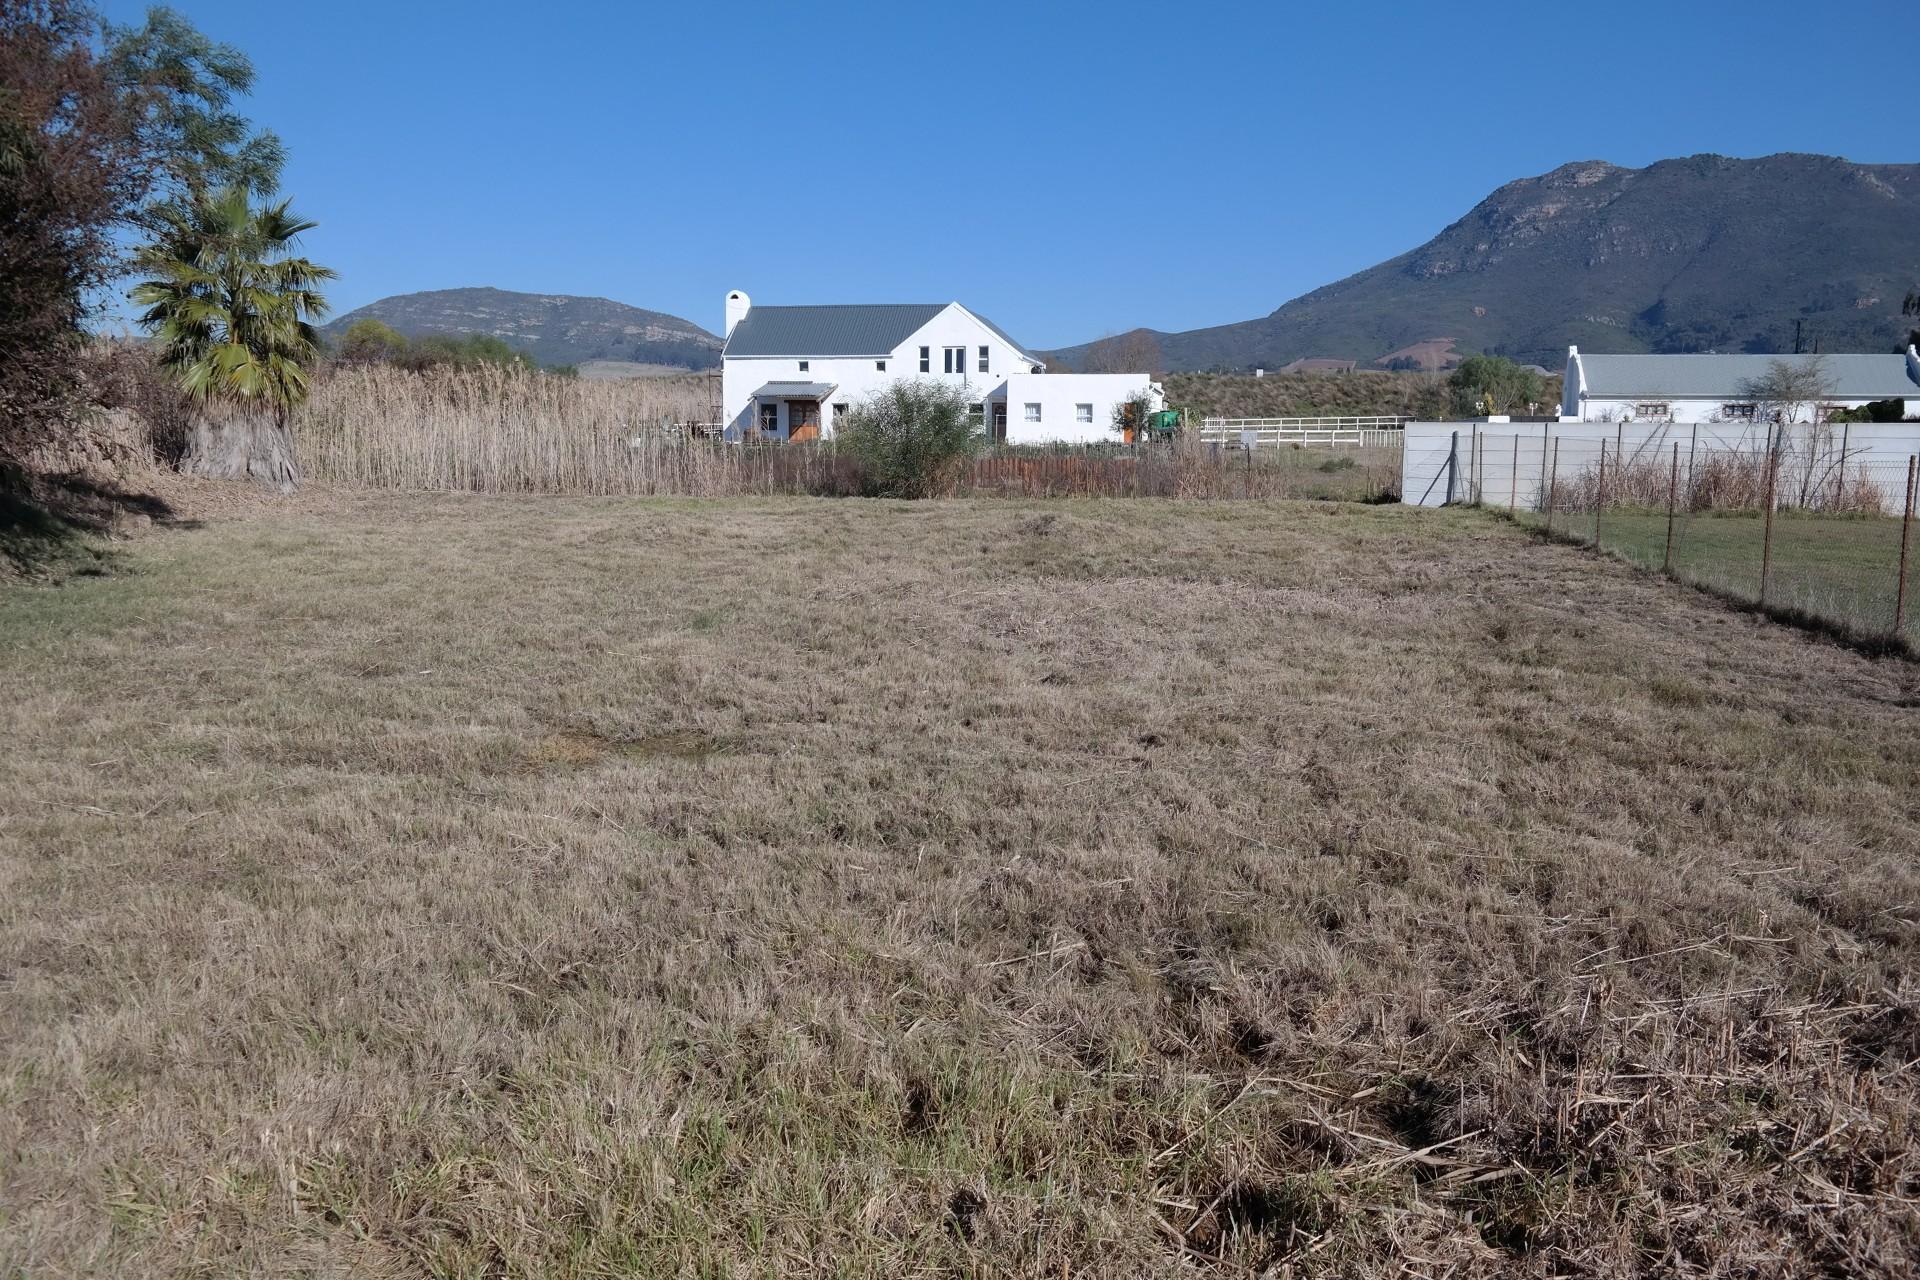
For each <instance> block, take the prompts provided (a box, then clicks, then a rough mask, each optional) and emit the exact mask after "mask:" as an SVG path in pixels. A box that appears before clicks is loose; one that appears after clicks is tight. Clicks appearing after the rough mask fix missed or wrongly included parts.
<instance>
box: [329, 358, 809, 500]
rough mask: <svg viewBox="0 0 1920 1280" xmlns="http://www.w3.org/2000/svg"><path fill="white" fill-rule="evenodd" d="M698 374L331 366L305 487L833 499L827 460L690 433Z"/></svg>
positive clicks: (698, 400)
mask: <svg viewBox="0 0 1920 1280" xmlns="http://www.w3.org/2000/svg"><path fill="white" fill-rule="evenodd" d="M710 412H711V407H710V405H709V403H708V392H707V381H706V378H705V376H704V375H701V374H690V375H686V376H679V377H673V376H669V377H661V378H632V379H624V380H617V381H615V380H608V381H591V380H585V379H573V378H556V377H552V376H549V375H546V374H538V373H526V372H518V371H511V370H502V369H493V368H465V369H439V370H429V371H427V372H424V373H409V372H407V371H405V370H400V369H392V368H387V367H383V366H371V367H362V368H344V369H335V370H333V371H331V372H330V373H329V374H328V375H327V376H326V377H325V378H324V379H322V381H321V382H320V384H319V385H318V386H317V387H316V388H315V389H314V394H313V396H312V398H311V399H309V400H308V401H307V403H306V404H305V405H303V406H302V407H301V409H300V411H299V414H298V415H297V418H296V420H295V424H294V427H295V432H296V438H297V439H298V441H299V444H300V450H301V456H302V461H303V463H304V465H305V467H306V470H307V472H308V474H309V475H310V476H312V478H313V479H315V480H317V481H320V482H322V483H325V484H333V485H339V486H341V487H345V488H364V489H414V490H458V491H463V492H469V493H567V494H685V495H690V496H696V497H713V496H723V495H728V494H763V493H764V494H772V493H802V492H837V491H843V490H844V489H845V487H846V481H845V478H844V477H843V476H842V475H841V474H840V473H841V472H843V471H844V470H845V467H844V465H842V464H839V463H837V462H836V460H835V459H834V458H833V457H832V455H831V454H830V453H824V452H818V451H813V450H791V451H790V450H784V449H778V448H774V447H744V448H743V447H740V446H730V445H725V444H720V443H717V442H708V441H704V440H698V439H694V438H692V437H691V435H690V434H689V432H688V430H687V424H689V423H692V422H697V421H700V420H702V419H704V418H706V417H707V416H708V415H709V414H710Z"/></svg>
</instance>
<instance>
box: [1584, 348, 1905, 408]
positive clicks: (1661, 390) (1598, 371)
mask: <svg viewBox="0 0 1920 1280" xmlns="http://www.w3.org/2000/svg"><path fill="white" fill-rule="evenodd" d="M1775 360H1785V361H1786V362H1788V363H1789V364H1803V363H1806V362H1808V361H1811V360H1819V361H1821V362H1822V364H1823V365H1824V366H1825V372H1826V376H1827V380H1828V382H1829V383H1830V384H1831V390H1830V391H1828V393H1827V394H1828V395H1829V396H1831V397H1832V398H1833V399H1836V400H1891V399H1894V398H1896V397H1909V396H1920V383H1916V381H1915V379H1914V377H1913V376H1912V373H1911V372H1910V370H1909V368H1908V361H1907V358H1906V357H1905V356H1870V355H1822V356H1811V355H1800V356H1749V355H1725V356H1719V355H1679V356H1614V355H1588V354H1587V353H1586V352H1584V351H1583V352H1581V353H1580V367H1581V369H1582V370H1583V371H1584V372H1585V373H1586V382H1587V385H1586V391H1587V395H1589V396H1591V397H1595V398H1599V397H1611V396H1676V397H1691V398H1701V399H1712V398H1714V397H1716V396H1724V397H1726V398H1728V399H1730V400H1738V399H1740V398H1741V397H1742V396H1743V395H1748V393H1747V391H1746V390H1745V388H1746V387H1747V386H1748V385H1749V384H1751V383H1753V382H1756V381H1758V380H1759V379H1761V378H1764V377H1766V376H1767V366H1769V365H1771V364H1772V363H1773V362H1774V361H1775ZM1748 398H1751V397H1750V396H1748Z"/></svg>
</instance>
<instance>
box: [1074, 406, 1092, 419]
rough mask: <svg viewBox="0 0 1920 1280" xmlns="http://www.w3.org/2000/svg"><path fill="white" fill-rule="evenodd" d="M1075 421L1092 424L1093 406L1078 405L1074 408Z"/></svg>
mask: <svg viewBox="0 0 1920 1280" xmlns="http://www.w3.org/2000/svg"><path fill="white" fill-rule="evenodd" d="M1073 420H1074V421H1075V422H1092V421H1093V406H1092V405H1090V404H1077V405H1075V406H1073Z"/></svg>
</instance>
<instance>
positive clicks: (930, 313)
mask: <svg viewBox="0 0 1920 1280" xmlns="http://www.w3.org/2000/svg"><path fill="white" fill-rule="evenodd" d="M946 309H947V304H946V303H944V302H889V303H877V304H872V305H858V304H856V305H844V306H826V307H753V308H750V309H749V310H748V311H747V314H746V315H745V316H743V317H741V320H740V323H739V324H736V325H735V326H733V332H732V333H731V334H729V335H727V345H726V349H725V352H724V354H726V355H730V356H793V357H798V358H801V359H804V358H805V357H807V356H872V357H874V358H875V359H879V358H881V357H884V356H890V355H892V354H893V349H894V348H895V347H897V346H899V345H900V344H901V343H903V342H905V341H906V340H907V339H908V338H910V337H912V336H913V334H914V332H915V331H916V330H917V329H919V328H920V326H921V325H923V324H925V323H926V322H927V321H929V320H931V319H933V318H934V317H935V316H937V315H939V314H940V313H941V312H942V311H945V310H946Z"/></svg>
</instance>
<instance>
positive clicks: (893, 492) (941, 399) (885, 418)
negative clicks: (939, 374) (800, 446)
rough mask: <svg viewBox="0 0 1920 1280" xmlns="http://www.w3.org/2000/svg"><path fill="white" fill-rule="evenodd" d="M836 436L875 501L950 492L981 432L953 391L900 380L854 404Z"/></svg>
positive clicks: (957, 390) (961, 398) (962, 396)
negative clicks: (856, 467) (877, 499)
mask: <svg viewBox="0 0 1920 1280" xmlns="http://www.w3.org/2000/svg"><path fill="white" fill-rule="evenodd" d="M836 435H837V440H836V442H837V444H838V447H839V448H840V449H841V450H842V451H844V452H845V453H847V454H849V455H850V456H851V457H852V458H853V460H854V461H855V462H856V463H857V464H858V466H859V468H860V478H861V479H860V489H861V492H862V493H864V494H866V495H867V496H868V497H873V498H926V497H931V496H933V495H934V494H937V493H943V492H945V491H947V490H948V489H951V488H952V487H953V486H954V484H956V483H957V482H958V480H959V478H960V474H961V471H962V469H963V468H964V467H965V466H966V464H967V463H968V461H969V460H971V459H972V457H973V455H974V454H975V453H976V452H978V451H979V449H980V446H981V444H982V442H983V439H984V433H983V431H982V428H981V424H980V422H979V420H978V419H977V418H976V417H975V416H973V415H971V414H969V413H968V410H967V399H966V395H965V394H964V393H963V392H962V390H961V389H960V388H959V387H957V386H949V385H947V384H945V383H939V382H933V381H930V380H918V379H903V380H901V381H898V382H892V383H889V384H887V385H886V386H884V387H882V388H880V390H878V391H876V392H875V393H874V394H873V395H872V396H871V397H869V398H868V399H866V400H864V401H861V402H860V403H859V404H857V405H855V406H854V407H853V409H852V411H851V412H850V413H849V414H848V416H847V418H846V421H845V423H844V425H842V426H841V427H840V429H839V431H838V432H837V433H836Z"/></svg>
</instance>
